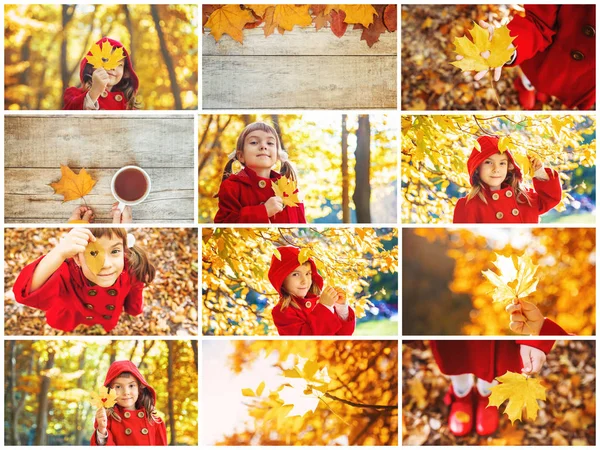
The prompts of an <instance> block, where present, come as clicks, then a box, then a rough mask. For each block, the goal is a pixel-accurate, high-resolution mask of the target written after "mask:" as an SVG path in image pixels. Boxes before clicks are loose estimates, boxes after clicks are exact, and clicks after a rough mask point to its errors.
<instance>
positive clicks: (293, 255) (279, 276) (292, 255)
mask: <svg viewBox="0 0 600 450" xmlns="http://www.w3.org/2000/svg"><path fill="white" fill-rule="evenodd" d="M277 250H279V254H280V255H281V260H279V259H277V257H276V256H275V255H273V257H272V258H271V268H270V269H269V281H271V284H272V285H273V287H274V288H275V290H276V291H277V292H278V293H279V295H281V286H282V285H283V280H285V277H287V276H288V275H289V274H290V273H292V272H293V271H294V269H295V268H296V267H298V266H299V265H300V263H299V262H298V255H299V254H300V249H299V248H298V247H294V246H291V245H288V246H285V247H278V248H277ZM307 262H309V263H310V266H311V273H312V275H311V276H312V281H313V283H315V284H316V285H317V286H318V287H319V289H323V277H321V275H319V272H318V271H317V266H316V265H315V262H314V261H313V260H312V259H311V258H309V259H308V261H307Z"/></svg>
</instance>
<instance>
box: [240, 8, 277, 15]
mask: <svg viewBox="0 0 600 450" xmlns="http://www.w3.org/2000/svg"><path fill="white" fill-rule="evenodd" d="M271 6H275V5H246V7H248V8H250V9H251V10H252V11H254V14H256V15H257V16H258V17H264V16H265V12H266V11H267V9H268V8H270V7H271Z"/></svg>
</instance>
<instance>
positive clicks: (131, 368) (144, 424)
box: [90, 361, 167, 446]
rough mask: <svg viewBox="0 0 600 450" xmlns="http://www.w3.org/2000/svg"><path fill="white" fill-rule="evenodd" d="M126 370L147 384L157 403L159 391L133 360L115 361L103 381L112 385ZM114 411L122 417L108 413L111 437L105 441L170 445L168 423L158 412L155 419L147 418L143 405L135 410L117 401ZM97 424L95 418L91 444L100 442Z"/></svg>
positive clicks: (114, 443) (113, 443)
mask: <svg viewBox="0 0 600 450" xmlns="http://www.w3.org/2000/svg"><path fill="white" fill-rule="evenodd" d="M123 372H130V373H131V374H133V375H134V376H135V377H136V378H137V379H138V381H139V382H140V384H141V385H142V386H144V387H145V388H146V389H147V390H148V392H150V394H151V395H152V398H153V399H154V404H156V392H155V391H154V389H153V388H152V386H150V385H149V384H148V383H147V382H146V380H145V379H144V377H143V376H142V374H141V373H140V372H139V371H138V368H137V367H136V366H135V364H133V363H132V362H131V361H116V362H114V363H113V364H111V366H110V368H109V369H108V373H107V375H106V380H105V381H104V386H106V387H109V386H110V383H111V382H112V380H114V379H115V378H117V377H118V376H119V375H120V374H121V373H123ZM115 412H116V413H117V414H118V416H119V417H120V418H121V421H120V422H119V421H118V420H117V419H115V418H113V417H112V416H110V415H108V417H107V419H108V424H107V426H106V429H107V432H108V438H107V440H106V443H105V444H104V445H146V446H162V445H167V429H166V427H165V423H164V422H163V421H162V419H161V418H160V417H158V416H154V418H155V419H154V421H150V420H148V418H147V411H146V410H145V409H144V408H140V409H136V410H125V409H123V408H121V407H120V406H118V405H115ZM97 427H98V424H97V423H96V422H95V421H94V434H92V438H91V439H90V444H91V445H98V440H97V434H96V431H95V430H96V429H97Z"/></svg>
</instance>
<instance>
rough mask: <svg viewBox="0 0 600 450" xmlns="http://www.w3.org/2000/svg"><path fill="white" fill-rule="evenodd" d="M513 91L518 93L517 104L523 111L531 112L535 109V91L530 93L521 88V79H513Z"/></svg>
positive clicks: (523, 87)
mask: <svg viewBox="0 0 600 450" xmlns="http://www.w3.org/2000/svg"><path fill="white" fill-rule="evenodd" d="M515 89H516V90H517V92H518V93H519V103H520V104H521V106H522V107H523V109H527V110H532V109H534V108H535V90H533V91H530V90H529V89H527V88H525V86H523V80H521V77H517V78H515Z"/></svg>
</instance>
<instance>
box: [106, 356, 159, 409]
mask: <svg viewBox="0 0 600 450" xmlns="http://www.w3.org/2000/svg"><path fill="white" fill-rule="evenodd" d="M123 372H130V373H131V374H132V375H133V376H134V377H136V378H137V380H138V381H139V382H140V384H142V385H143V386H144V387H145V388H146V389H148V392H150V394H151V395H152V399H153V400H154V403H155V404H156V392H154V389H152V386H150V385H149V384H148V382H147V381H146V379H145V378H144V377H143V376H142V374H141V373H140V371H139V370H138V368H137V367H136V365H135V364H133V363H132V362H131V361H115V362H114V363H112V364H111V365H110V367H109V368H108V373H107V374H106V379H105V380H104V386H106V387H109V386H110V383H112V382H113V380H114V379H115V378H117V377H118V376H119V375H121V374H122V373H123Z"/></svg>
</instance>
